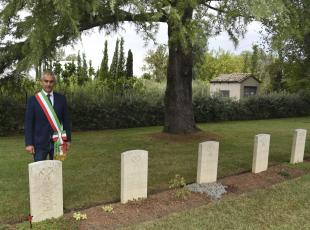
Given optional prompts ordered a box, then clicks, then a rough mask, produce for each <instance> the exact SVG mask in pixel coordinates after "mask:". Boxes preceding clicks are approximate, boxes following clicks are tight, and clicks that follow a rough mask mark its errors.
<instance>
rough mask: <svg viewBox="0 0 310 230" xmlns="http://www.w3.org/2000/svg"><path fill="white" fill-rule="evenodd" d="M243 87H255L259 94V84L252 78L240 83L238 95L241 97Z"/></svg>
mask: <svg viewBox="0 0 310 230" xmlns="http://www.w3.org/2000/svg"><path fill="white" fill-rule="evenodd" d="M244 86H256V87H257V94H259V82H258V81H256V80H255V79H254V78H252V77H249V78H248V79H246V80H245V81H244V82H242V83H241V91H240V95H241V97H243V96H244Z"/></svg>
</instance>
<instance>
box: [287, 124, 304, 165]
mask: <svg viewBox="0 0 310 230" xmlns="http://www.w3.org/2000/svg"><path fill="white" fill-rule="evenodd" d="M306 136H307V130H305V129H295V131H294V138H293V145H292V151H291V161H290V163H291V164H295V163H299V162H303V161H304V153H305V145H306Z"/></svg>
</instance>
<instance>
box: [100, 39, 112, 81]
mask: <svg viewBox="0 0 310 230" xmlns="http://www.w3.org/2000/svg"><path fill="white" fill-rule="evenodd" d="M108 61H109V57H108V41H105V42H104V51H103V58H102V61H101V65H100V69H99V72H98V77H99V79H100V80H104V79H108V77H109V76H108V75H109V67H108Z"/></svg>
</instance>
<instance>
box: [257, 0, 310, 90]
mask: <svg viewBox="0 0 310 230" xmlns="http://www.w3.org/2000/svg"><path fill="white" fill-rule="evenodd" d="M283 3H284V8H283V10H281V11H275V13H274V16H273V17H270V18H267V19H265V20H264V21H263V24H264V25H265V28H266V32H267V37H266V42H267V44H269V45H270V46H271V47H272V48H273V50H274V51H275V52H276V53H277V55H278V56H279V60H280V62H279V68H280V69H281V71H282V72H283V75H284V76H283V80H284V83H285V87H286V88H287V89H288V90H290V91H291V92H294V91H296V90H298V89H308V90H309V89H310V67H309V66H310V19H309V13H310V2H309V1H308V0H301V1H296V0H284V1H283Z"/></svg>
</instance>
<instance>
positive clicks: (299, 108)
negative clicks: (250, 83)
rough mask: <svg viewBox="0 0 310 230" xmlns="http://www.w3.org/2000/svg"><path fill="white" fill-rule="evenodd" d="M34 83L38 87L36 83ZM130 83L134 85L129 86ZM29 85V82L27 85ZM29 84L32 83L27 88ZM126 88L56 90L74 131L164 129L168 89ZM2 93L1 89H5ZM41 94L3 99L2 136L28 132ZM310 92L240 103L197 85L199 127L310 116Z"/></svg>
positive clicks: (139, 82)
mask: <svg viewBox="0 0 310 230" xmlns="http://www.w3.org/2000/svg"><path fill="white" fill-rule="evenodd" d="M29 83H31V84H33V82H32V81H29ZM127 83H129V84H130V85H126V84H127ZM25 84H26V83H25ZM27 84H28V83H27ZM117 84H120V85H121V86H122V88H123V89H124V90H123V91H122V93H121V94H115V92H114V91H113V90H112V89H111V86H109V85H108V84H107V83H105V82H100V81H97V80H94V81H88V82H86V83H85V84H84V85H83V86H79V85H77V84H75V85H74V84H70V85H65V84H59V85H57V86H56V89H55V91H58V92H60V93H62V94H64V95H66V96H67V99H68V104H69V109H70V113H71V118H72V126H73V130H102V129H114V128H129V127H142V126H153V125H162V124H163V122H164V104H163V100H164V99H163V98H164V92H165V84H164V83H158V82H155V81H152V80H146V79H137V78H132V79H128V80H126V79H120V80H119V81H118V82H117ZM0 89H1V87H0ZM39 89H40V86H39V84H34V85H31V87H29V89H28V90H27V91H25V92H23V91H18V92H16V93H15V94H9V93H8V91H6V90H3V91H2V93H1V94H0V130H1V131H0V132H1V134H0V135H8V134H10V133H17V132H20V131H22V129H23V123H24V111H25V101H26V98H27V97H28V96H30V95H33V94H34V93H35V92H37V91H38V90H39ZM309 98H310V96H309V92H300V93H295V94H289V93H285V92H280V93H272V94H268V95H260V96H255V97H250V98H245V99H242V100H240V101H235V100H232V99H229V98H221V97H210V95H209V89H208V84H207V83H206V82H203V81H200V80H195V81H194V82H193V107H194V113H195V119H196V122H209V121H223V120H252V119H269V118H280V117H294V116H307V115H309V114H310V99H309Z"/></svg>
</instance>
